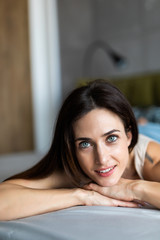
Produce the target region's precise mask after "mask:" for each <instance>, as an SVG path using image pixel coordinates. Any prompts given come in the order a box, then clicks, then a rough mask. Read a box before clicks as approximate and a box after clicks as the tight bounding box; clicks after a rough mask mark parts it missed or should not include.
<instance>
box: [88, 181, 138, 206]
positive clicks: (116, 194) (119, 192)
mask: <svg viewBox="0 0 160 240" xmlns="http://www.w3.org/2000/svg"><path fill="white" fill-rule="evenodd" d="M135 183H136V180H129V179H124V178H121V179H120V180H119V182H118V183H117V184H116V185H114V186H111V187H102V186H99V185H97V184H95V183H90V184H88V185H85V186H84V189H87V190H93V191H96V192H97V193H100V194H101V195H103V196H107V197H109V198H113V199H118V200H122V201H127V202H128V201H129V202H130V201H134V200H135V199H136V198H135V195H134V185H135Z"/></svg>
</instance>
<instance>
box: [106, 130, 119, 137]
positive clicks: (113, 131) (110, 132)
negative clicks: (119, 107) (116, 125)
mask: <svg viewBox="0 0 160 240" xmlns="http://www.w3.org/2000/svg"><path fill="white" fill-rule="evenodd" d="M115 132H120V130H118V129H112V130H111V131H109V132H106V133H104V134H103V135H102V137H104V136H108V135H110V134H112V133H115Z"/></svg>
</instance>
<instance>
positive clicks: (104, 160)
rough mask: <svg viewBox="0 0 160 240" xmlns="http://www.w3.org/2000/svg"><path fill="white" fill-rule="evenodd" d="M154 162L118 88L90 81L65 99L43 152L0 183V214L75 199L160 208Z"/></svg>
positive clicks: (20, 213) (152, 148) (38, 210)
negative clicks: (26, 167)
mask: <svg viewBox="0 0 160 240" xmlns="http://www.w3.org/2000/svg"><path fill="white" fill-rule="evenodd" d="M137 140H138V143H137ZM159 162H160V145H159V144H158V143H156V142H154V141H153V140H151V139H149V138H147V137H145V136H141V135H140V136H139V138H138V130H137V123H136V120H135V117H134V114H133V112H132V109H131V106H130V104H129V103H128V101H127V100H126V98H125V97H124V96H123V94H122V93H121V92H120V91H119V90H118V89H117V88H116V87H114V86H113V85H111V84H110V83H108V82H106V81H102V80H96V81H93V82H91V83H89V84H88V85H86V86H82V87H80V88H77V89H75V90H74V91H73V92H72V93H71V94H70V95H69V96H68V97H67V99H66V100H65V101H64V104H63V106H62V108H61V110H60V113H59V116H58V120H57V125H56V128H55V134H54V138H53V142H52V145H51V148H50V150H49V152H48V153H47V155H46V156H45V157H44V158H43V159H42V160H41V161H40V162H39V163H38V164H36V165H35V166H34V167H32V168H31V169H29V170H27V171H25V172H23V173H20V174H18V175H16V176H14V177H12V178H10V179H8V180H6V181H4V182H3V183H1V184H0V206H1V207H0V220H11V219H16V218H23V217H27V216H32V215H36V214H42V213H46V212H51V211H55V210H59V209H63V208H68V207H72V206H77V205H103V206H124V207H138V206H139V204H137V202H138V203H141V204H142V205H143V204H144V203H145V202H147V203H149V204H150V205H152V206H154V207H156V208H160V183H159V182H160V163H159Z"/></svg>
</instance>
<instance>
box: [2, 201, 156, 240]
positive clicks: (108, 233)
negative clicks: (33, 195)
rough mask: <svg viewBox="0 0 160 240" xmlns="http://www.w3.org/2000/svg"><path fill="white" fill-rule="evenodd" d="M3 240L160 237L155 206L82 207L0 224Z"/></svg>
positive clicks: (114, 239) (123, 239)
mask: <svg viewBox="0 0 160 240" xmlns="http://www.w3.org/2000/svg"><path fill="white" fill-rule="evenodd" d="M0 239H1V240H10V239H12V240H13V239H14V240H28V239H38V240H54V239H55V240H65V239H66V240H99V239H100V240H106V239H112V240H117V239H118V240H135V239H137V240H138V239H139V240H159V239H160V212H159V211H158V210H154V209H132V208H121V207H102V206H91V207H88V206H86V207H85V206H79V207H72V208H68V209H64V210H60V211H56V212H52V213H47V214H43V215H38V216H33V217H29V218H24V219H20V220H14V221H9V222H1V223H0Z"/></svg>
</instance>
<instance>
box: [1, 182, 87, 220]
mask: <svg viewBox="0 0 160 240" xmlns="http://www.w3.org/2000/svg"><path fill="white" fill-rule="evenodd" d="M81 204H83V202H82V200H81V193H80V190H79V189H48V190H47V189H45V190H42V189H30V188H26V187H22V186H19V185H14V184H8V183H3V184H1V186H0V220H1V221H3V220H12V219H17V218H23V217H28V216H33V215H37V214H42V213H47V212H51V211H56V210H59V209H64V208H67V207H71V206H76V205H81Z"/></svg>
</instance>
